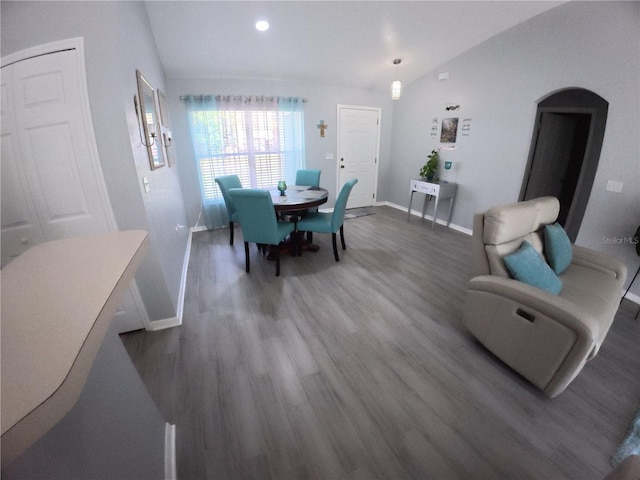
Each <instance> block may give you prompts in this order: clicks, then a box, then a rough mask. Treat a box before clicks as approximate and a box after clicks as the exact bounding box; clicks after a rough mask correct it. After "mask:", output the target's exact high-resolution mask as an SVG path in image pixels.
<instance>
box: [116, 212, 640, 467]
mask: <svg viewBox="0 0 640 480" xmlns="http://www.w3.org/2000/svg"><path fill="white" fill-rule="evenodd" d="M374 211H375V212H376V213H375V215H370V216H365V217H359V218H355V219H349V220H345V235H346V241H347V250H346V251H342V250H340V255H341V261H340V262H339V263H337V262H335V261H334V259H333V253H332V249H331V236H330V235H321V234H316V235H315V236H314V241H315V242H316V243H318V244H319V245H320V247H321V248H320V251H319V252H317V253H304V254H303V256H302V257H297V258H293V257H288V256H286V257H284V258H283V259H282V272H281V276H280V277H278V278H276V277H275V276H274V273H275V266H274V264H273V262H269V261H267V260H266V258H264V257H262V256H261V255H260V254H259V253H258V250H257V248H255V246H252V248H251V255H252V258H251V260H252V263H251V273H250V274H246V273H245V271H244V248H243V243H242V234H241V232H240V229H239V228H236V244H235V245H234V246H233V247H231V246H229V243H228V239H229V236H228V235H229V232H228V230H226V229H223V230H219V231H213V232H200V233H196V234H194V236H193V245H192V250H191V258H190V262H189V271H188V277H187V289H186V298H185V309H184V317H183V325H182V326H181V327H178V328H174V329H170V330H164V331H160V332H134V333H129V334H125V335H123V336H122V338H123V341H124V343H125V345H126V348H127V350H128V351H129V353H130V355H131V357H132V359H133V362H134V364H135V365H136V367H137V369H138V371H139V372H140V374H141V377H142V379H143V381H144V382H145V384H146V385H147V387H148V389H149V392H150V394H151V396H152V397H153V399H154V401H155V402H156V404H157V405H158V408H159V410H160V411H161V413H162V414H163V415H164V417H165V418H166V420H167V421H168V422H170V423H173V424H175V425H176V430H177V467H178V478H179V479H181V480H185V479H205V478H208V479H241V478H255V479H269V478H274V479H300V480H302V479H306V478H317V479H342V478H344V479H353V480H356V479H375V478H380V479H405V478H407V479H408V478H417V479H516V478H534V479H563V478H571V479H580V480H585V479H601V478H602V477H604V476H605V474H606V473H607V472H608V471H609V470H610V466H609V459H610V456H611V454H612V453H613V452H614V450H615V448H616V446H617V445H618V443H619V442H620V441H621V440H622V439H623V438H624V436H625V434H626V432H627V429H628V427H629V425H630V421H631V419H632V417H633V414H634V412H635V411H636V410H637V409H638V408H640V355H639V354H638V352H639V348H640V347H639V345H640V321H634V320H633V316H634V315H635V312H636V306H635V305H634V304H632V303H630V302H626V301H625V302H624V303H623V305H622V307H621V309H620V311H619V312H618V315H617V317H616V320H615V322H614V324H613V327H612V329H611V331H610V333H609V335H608V337H607V339H606V340H605V342H604V344H603V346H602V348H601V350H600V353H599V355H598V356H597V357H596V358H595V359H594V360H592V361H591V362H589V363H588V364H587V365H586V367H585V368H584V370H583V371H582V373H581V374H580V375H579V376H578V378H577V379H576V380H575V381H574V382H573V383H572V384H571V385H570V386H569V387H568V389H567V390H566V391H565V392H563V393H562V394H560V396H558V397H556V398H554V399H548V398H546V397H544V396H543V395H542V394H541V393H539V392H538V391H537V390H536V389H535V388H533V387H532V386H530V385H529V384H528V383H527V382H526V381H524V380H523V379H522V378H520V377H519V376H518V375H516V374H514V373H513V372H512V371H511V370H510V369H509V368H508V367H506V366H504V365H503V364H502V363H501V362H500V361H498V360H497V359H496V358H495V357H493V356H492V355H491V354H490V353H488V352H487V351H486V350H485V349H484V348H483V347H482V346H481V345H480V344H479V343H477V342H476V341H475V340H474V339H473V338H472V337H471V336H470V335H469V334H468V333H467V331H466V330H465V329H464V327H463V326H462V322H461V316H462V314H461V312H462V306H463V302H464V298H465V285H466V282H467V280H468V279H469V277H470V267H469V263H470V244H471V241H470V240H471V239H470V237H469V236H467V235H464V234H462V233H459V232H455V231H453V230H450V229H447V228H445V227H443V226H440V225H438V226H436V229H435V230H434V231H432V230H431V224H430V223H428V222H421V221H420V220H419V219H418V218H417V217H412V219H411V222H410V223H407V220H406V213H403V212H401V211H398V210H394V209H392V208H389V207H376V208H375V209H374Z"/></svg>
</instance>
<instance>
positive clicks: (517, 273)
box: [504, 240, 562, 295]
mask: <svg viewBox="0 0 640 480" xmlns="http://www.w3.org/2000/svg"><path fill="white" fill-rule="evenodd" d="M504 263H505V264H506V265H507V268H508V269H509V272H511V275H512V276H513V278H515V279H516V280H519V281H521V282H524V283H526V284H528V285H531V286H533V287H537V288H540V289H542V290H546V291H547V292H551V293H553V294H554V295H557V294H558V293H560V290H562V282H561V281H560V279H559V278H558V276H557V275H556V274H555V273H554V272H553V270H551V267H549V265H547V262H545V261H544V258H542V255H540V254H539V253H538V251H537V250H536V249H535V248H533V247H532V246H531V244H530V243H529V242H527V241H526V240H525V241H523V242H522V246H521V247H520V248H519V249H518V250H516V251H515V252H513V253H512V254H510V255H506V256H505V257H504Z"/></svg>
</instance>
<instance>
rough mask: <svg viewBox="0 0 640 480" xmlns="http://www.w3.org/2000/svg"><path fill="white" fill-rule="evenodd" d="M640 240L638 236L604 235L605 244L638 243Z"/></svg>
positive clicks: (603, 241)
mask: <svg viewBox="0 0 640 480" xmlns="http://www.w3.org/2000/svg"><path fill="white" fill-rule="evenodd" d="M638 242H639V240H638V237H602V243H603V244H604V245H620V244H624V243H626V244H629V245H637V244H638Z"/></svg>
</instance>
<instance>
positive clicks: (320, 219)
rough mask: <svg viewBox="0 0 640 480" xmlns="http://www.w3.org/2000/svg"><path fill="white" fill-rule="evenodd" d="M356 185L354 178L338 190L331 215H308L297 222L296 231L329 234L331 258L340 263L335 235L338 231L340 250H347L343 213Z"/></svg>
mask: <svg viewBox="0 0 640 480" xmlns="http://www.w3.org/2000/svg"><path fill="white" fill-rule="evenodd" d="M356 183H358V179H357V178H354V179H351V180H349V181H348V182H346V183H345V184H344V185H343V186H342V190H340V194H339V195H338V198H337V200H336V204H335V206H334V207H333V213H323V212H315V213H309V214H308V215H307V216H306V217H305V218H302V219H300V220H299V221H298V230H299V231H302V232H318V233H330V234H331V237H332V240H333V256H334V257H335V258H336V262H339V261H340V257H339V256H338V247H337V245H336V233H337V232H338V230H340V241H341V242H342V249H343V250H345V249H346V248H347V246H346V244H345V242H344V228H343V223H344V211H345V209H346V208H347V200H348V199H349V195H350V194H351V189H352V188H353V186H354V185H355V184H356Z"/></svg>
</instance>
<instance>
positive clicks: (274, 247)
mask: <svg viewBox="0 0 640 480" xmlns="http://www.w3.org/2000/svg"><path fill="white" fill-rule="evenodd" d="M271 250H272V251H273V254H274V255H275V257H276V277H279V276H280V245H272V246H271Z"/></svg>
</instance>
